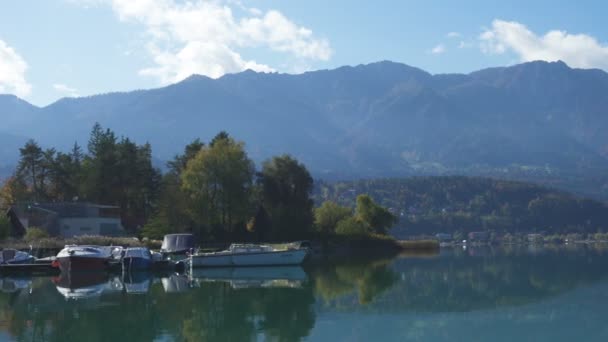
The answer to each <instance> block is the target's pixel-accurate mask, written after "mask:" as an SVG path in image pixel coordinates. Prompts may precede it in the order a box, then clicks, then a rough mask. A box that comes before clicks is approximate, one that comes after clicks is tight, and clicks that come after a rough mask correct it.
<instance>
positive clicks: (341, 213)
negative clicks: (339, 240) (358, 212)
mask: <svg viewBox="0 0 608 342" xmlns="http://www.w3.org/2000/svg"><path fill="white" fill-rule="evenodd" d="M352 215H353V210H352V209H351V208H349V207H343V206H341V205H339V204H337V203H335V202H332V201H325V202H323V204H321V206H320V207H318V208H316V209H315V227H316V228H317V230H318V231H319V232H321V233H324V234H333V233H335V231H336V227H337V225H338V222H340V221H342V220H343V219H345V218H348V217H351V216H352Z"/></svg>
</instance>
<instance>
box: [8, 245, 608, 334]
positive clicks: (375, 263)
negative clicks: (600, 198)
mask: <svg viewBox="0 0 608 342" xmlns="http://www.w3.org/2000/svg"><path fill="white" fill-rule="evenodd" d="M0 282H1V285H2V287H1V290H2V292H0V340H9V341H10V340H18V341H123V340H124V341H155V340H156V341H251V340H276V341H297V340H311V341H370V340H377V341H408V340H409V341H607V340H608V324H606V319H607V317H608V251H606V250H603V249H599V248H595V247H587V246H582V247H581V246H579V247H570V248H559V249H557V248H539V247H516V248H509V249H506V248H472V249H468V250H465V251H463V250H461V249H451V250H443V251H442V252H441V253H440V254H439V255H436V256H402V257H399V258H396V259H392V260H390V259H388V260H387V259H362V260H349V261H346V262H331V263H329V262H328V263H324V264H322V265H318V266H312V265H309V266H307V267H304V268H300V267H282V268H244V269H211V270H199V271H197V272H196V273H195V274H191V275H177V274H164V275H148V274H131V275H126V276H122V275H118V274H117V275H106V274H87V275H78V276H77V275H71V276H70V275H62V276H59V277H37V278H23V277H21V278H19V277H4V278H1V279H0Z"/></svg>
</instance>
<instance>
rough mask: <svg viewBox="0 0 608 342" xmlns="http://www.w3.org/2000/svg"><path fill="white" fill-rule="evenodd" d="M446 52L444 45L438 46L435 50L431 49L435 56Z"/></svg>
mask: <svg viewBox="0 0 608 342" xmlns="http://www.w3.org/2000/svg"><path fill="white" fill-rule="evenodd" d="M444 52H445V46H444V45H443V44H438V45H436V46H435V47H434V48H432V49H431V53H432V54H434V55H440V54H442V53H444Z"/></svg>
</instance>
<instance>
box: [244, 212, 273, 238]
mask: <svg viewBox="0 0 608 342" xmlns="http://www.w3.org/2000/svg"><path fill="white" fill-rule="evenodd" d="M270 229H271V225H270V219H269V217H268V212H266V209H264V206H262V205H260V206H259V207H258V210H257V211H256V213H255V215H254V216H253V217H252V218H250V219H249V221H247V231H248V232H250V233H252V234H254V236H255V240H256V241H263V240H265V239H267V238H268V233H269V232H270Z"/></svg>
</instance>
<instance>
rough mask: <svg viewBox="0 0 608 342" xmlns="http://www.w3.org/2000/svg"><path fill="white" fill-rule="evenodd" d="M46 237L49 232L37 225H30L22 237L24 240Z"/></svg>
mask: <svg viewBox="0 0 608 342" xmlns="http://www.w3.org/2000/svg"><path fill="white" fill-rule="evenodd" d="M48 237H49V233H47V232H46V230H44V229H42V228H38V227H30V228H28V229H27V231H26V232H25V236H24V237H23V239H24V240H26V241H34V240H40V239H45V238H48Z"/></svg>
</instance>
